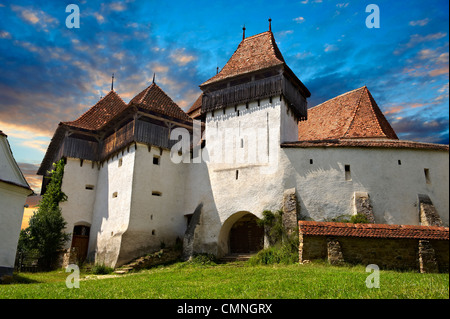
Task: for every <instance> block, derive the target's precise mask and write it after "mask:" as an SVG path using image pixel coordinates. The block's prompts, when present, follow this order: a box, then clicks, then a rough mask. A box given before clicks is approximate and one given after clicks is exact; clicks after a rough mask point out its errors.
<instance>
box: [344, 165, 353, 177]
mask: <svg viewBox="0 0 450 319" xmlns="http://www.w3.org/2000/svg"><path fill="white" fill-rule="evenodd" d="M345 180H346V181H351V180H352V174H351V172H350V165H345Z"/></svg>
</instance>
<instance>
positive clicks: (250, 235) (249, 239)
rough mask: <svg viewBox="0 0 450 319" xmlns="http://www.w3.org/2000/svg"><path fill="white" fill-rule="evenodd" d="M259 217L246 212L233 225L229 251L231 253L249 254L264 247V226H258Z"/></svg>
mask: <svg viewBox="0 0 450 319" xmlns="http://www.w3.org/2000/svg"><path fill="white" fill-rule="evenodd" d="M257 220H258V218H257V217H256V216H255V215H253V214H246V215H244V216H242V217H241V218H240V219H238V220H237V221H236V222H235V223H234V224H233V226H231V229H230V234H229V249H230V250H229V251H230V253H231V254H246V253H247V254H248V253H255V252H257V251H260V250H261V249H263V247H264V228H263V227H261V226H258V224H257Z"/></svg>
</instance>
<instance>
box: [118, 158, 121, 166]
mask: <svg viewBox="0 0 450 319" xmlns="http://www.w3.org/2000/svg"><path fill="white" fill-rule="evenodd" d="M118 166H119V167H121V166H122V159H121V158H119V165H118Z"/></svg>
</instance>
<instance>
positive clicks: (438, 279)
mask: <svg viewBox="0 0 450 319" xmlns="http://www.w3.org/2000/svg"><path fill="white" fill-rule="evenodd" d="M369 274H370V273H367V272H365V267H363V266H354V267H351V266H341V267H334V266H330V265H327V264H326V263H324V262H313V263H310V264H306V265H299V264H295V265H275V266H250V265H248V264H245V263H242V262H241V263H228V264H217V265H216V264H213V265H192V264H188V263H176V264H172V265H170V266H160V267H157V268H153V269H149V270H142V271H139V272H135V273H130V274H127V275H118V276H113V277H112V278H111V275H109V276H107V277H106V278H105V276H96V275H92V274H87V273H82V274H81V278H82V280H81V281H80V288H78V289H77V288H73V289H69V288H67V287H66V284H65V281H66V277H67V276H68V275H69V273H66V272H65V271H64V270H59V271H53V272H48V273H37V274H32V273H20V274H19V275H16V276H15V278H14V282H13V283H11V284H4V285H0V299H7V298H20V299H26V298H32V299H37V298H44V299H55V298H56V299H66V298H70V299H72V298H73V299H76V298H83V299H86V298H99V299H103V298H108V299H122V298H130V299H137V298H139V299H141V298H164V299H166V298H167V299H169V298H170V299H185V298H188V299H197V298H201V299H215V298H220V299H235V298H236V299H243V298H245V299H260V298H261V299H273V298H275V299H292V298H295V299H303V298H314V299H324V298H327V299H328V298H350V299H355V298H357V299H359V298H385V299H392V298H402V299H405V298H420V299H423V298H445V299H448V298H449V274H420V273H415V272H395V271H381V272H380V288H371V289H369V288H367V287H366V284H365V281H366V278H367V276H368V275H369Z"/></svg>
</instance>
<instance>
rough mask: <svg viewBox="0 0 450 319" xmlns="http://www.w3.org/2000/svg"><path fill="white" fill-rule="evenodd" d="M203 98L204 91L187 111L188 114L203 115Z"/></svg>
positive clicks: (194, 116) (192, 115)
mask: <svg viewBox="0 0 450 319" xmlns="http://www.w3.org/2000/svg"><path fill="white" fill-rule="evenodd" d="M202 98H203V93H202V94H200V96H199V97H198V98H197V100H195V102H194V104H192V106H191V108H190V109H189V110H188V111H187V114H188V115H189V116H190V117H192V118H196V117H198V116H200V115H201V112H202Z"/></svg>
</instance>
